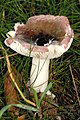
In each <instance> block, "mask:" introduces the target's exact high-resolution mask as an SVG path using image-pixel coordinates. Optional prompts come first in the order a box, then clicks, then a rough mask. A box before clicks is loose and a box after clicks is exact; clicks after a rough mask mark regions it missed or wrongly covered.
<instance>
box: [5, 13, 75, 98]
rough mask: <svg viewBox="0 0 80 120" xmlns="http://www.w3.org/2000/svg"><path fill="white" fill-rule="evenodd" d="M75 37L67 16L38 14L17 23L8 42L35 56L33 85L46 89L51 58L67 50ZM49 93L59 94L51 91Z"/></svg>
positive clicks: (9, 34) (7, 43) (31, 78)
mask: <svg viewBox="0 0 80 120" xmlns="http://www.w3.org/2000/svg"><path fill="white" fill-rule="evenodd" d="M73 37H74V33H73V30H72V29H71V27H70V24H69V21H68V19H67V17H65V16H54V15H38V16H32V17H30V18H29V19H28V21H27V22H26V24H23V23H22V24H20V23H16V24H15V26H14V31H10V32H8V33H7V38H6V40H5V44H6V45H7V46H8V47H10V48H11V49H13V50H14V51H16V52H18V53H20V54H22V55H25V56H30V57H33V59H32V67H31V74H30V86H31V87H33V88H34V89H35V90H36V91H37V92H44V90H45V88H46V87H47V85H48V76H49V63H50V59H53V58H57V57H60V56H61V55H62V54H63V53H64V52H66V51H67V50H68V49H69V47H70V45H71V43H72V41H73ZM47 95H51V96H52V98H54V97H55V95H54V94H51V92H50V91H48V92H47Z"/></svg>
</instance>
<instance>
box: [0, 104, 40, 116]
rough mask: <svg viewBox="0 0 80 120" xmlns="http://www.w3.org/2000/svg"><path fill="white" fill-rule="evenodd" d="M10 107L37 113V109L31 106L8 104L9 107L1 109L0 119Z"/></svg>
mask: <svg viewBox="0 0 80 120" xmlns="http://www.w3.org/2000/svg"><path fill="white" fill-rule="evenodd" d="M11 106H15V107H19V108H22V109H25V110H29V111H36V112H37V111H38V109H36V108H34V107H32V106H28V105H24V104H10V105H6V106H5V107H3V108H2V109H1V110H0V118H1V117H2V115H3V113H4V112H5V111H6V110H7V109H9V108H10V107H11Z"/></svg>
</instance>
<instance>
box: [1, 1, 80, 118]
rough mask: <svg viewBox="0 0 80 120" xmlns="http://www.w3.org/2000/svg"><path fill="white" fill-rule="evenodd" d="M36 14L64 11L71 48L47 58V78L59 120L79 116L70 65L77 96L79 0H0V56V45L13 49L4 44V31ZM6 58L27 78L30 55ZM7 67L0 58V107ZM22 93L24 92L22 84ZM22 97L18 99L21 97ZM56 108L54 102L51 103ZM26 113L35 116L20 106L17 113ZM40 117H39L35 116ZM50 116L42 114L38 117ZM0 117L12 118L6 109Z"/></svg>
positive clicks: (79, 78) (79, 85)
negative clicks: (71, 32) (53, 57)
mask: <svg viewBox="0 0 80 120" xmlns="http://www.w3.org/2000/svg"><path fill="white" fill-rule="evenodd" d="M40 14H52V15H64V16H67V17H68V19H69V21H70V24H71V27H72V29H73V30H74V33H75V37H74V41H73V43H72V46H71V48H70V49H69V50H68V51H67V52H66V53H65V54H64V55H62V56H61V57H60V58H57V59H53V60H51V64H50V67H51V69H50V75H51V77H50V79H49V81H50V82H51V83H52V88H51V91H52V92H53V93H54V94H55V95H56V97H57V103H58V106H59V107H58V112H57V115H60V116H61V117H62V120H80V109H79V107H80V106H79V101H78V98H77V95H76V91H75V86H74V83H73V79H72V74H71V71H70V67H69V66H71V68H72V73H73V76H74V80H75V83H76V87H77V92H78V97H79V96H80V1H79V0H1V1H0V58H1V57H2V56H5V54H4V51H3V50H2V49H1V46H3V47H4V48H5V49H6V51H7V53H8V54H12V53H14V51H13V50H11V49H10V48H8V47H6V46H5V44H4V40H5V38H6V33H7V32H8V31H10V30H13V26H14V24H15V23H16V22H20V23H22V22H23V23H25V22H26V21H27V19H28V18H29V17H30V16H33V15H40ZM10 62H11V64H12V65H13V66H15V68H16V69H17V70H18V72H20V73H21V75H22V77H23V81H25V82H27V81H28V80H29V73H30V64H31V59H30V58H29V57H25V56H21V55H19V54H18V55H16V56H13V57H10ZM6 71H7V67H6V59H5V58H4V59H0V109H1V108H3V107H4V106H5V105H6V103H5V97H4V77H5V73H6ZM21 89H22V90H23V93H25V87H24V89H23V88H21ZM21 101H22V100H21ZM55 108H56V106H55ZM24 113H26V114H27V119H28V120H35V119H36V117H35V115H34V112H32V111H31V112H29V111H28V110H26V111H25V110H24V111H22V110H21V113H20V114H24ZM39 119H40V118H39ZM47 119H53V118H50V116H48V118H47V117H46V115H44V116H43V117H42V120H47ZM1 120H13V118H12V117H11V116H10V114H9V113H8V112H5V113H4V114H3V116H2V118H1Z"/></svg>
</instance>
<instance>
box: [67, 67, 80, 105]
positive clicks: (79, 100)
mask: <svg viewBox="0 0 80 120" xmlns="http://www.w3.org/2000/svg"><path fill="white" fill-rule="evenodd" d="M69 68H70V72H71V76H72V80H73V85H74V88H75V92H76V96H77V100H78V102H79V106H80V99H79V95H78V90H77V87H76V83H75V78H74V75H73V72H72V68H71V65H69Z"/></svg>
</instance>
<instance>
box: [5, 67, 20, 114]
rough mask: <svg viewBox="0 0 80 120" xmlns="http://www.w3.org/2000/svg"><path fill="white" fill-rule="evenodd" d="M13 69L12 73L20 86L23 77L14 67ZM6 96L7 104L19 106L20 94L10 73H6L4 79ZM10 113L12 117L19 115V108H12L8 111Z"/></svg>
mask: <svg viewBox="0 0 80 120" xmlns="http://www.w3.org/2000/svg"><path fill="white" fill-rule="evenodd" d="M11 68H12V72H11V73H12V75H13V77H14V79H15V81H16V83H17V84H18V85H19V86H20V83H21V81H22V76H21V74H20V73H19V72H18V71H17V70H16V69H15V68H14V67H13V66H12V65H11ZM4 95H5V98H6V104H17V103H18V102H19V96H18V92H17V90H16V87H15V85H14V83H13V81H12V79H11V77H10V74H9V72H8V71H7V72H6V74H5V79H4ZM8 111H9V112H10V113H11V115H12V116H14V115H16V116H18V115H19V108H17V107H14V106H12V107H10V108H9V109H8Z"/></svg>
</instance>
